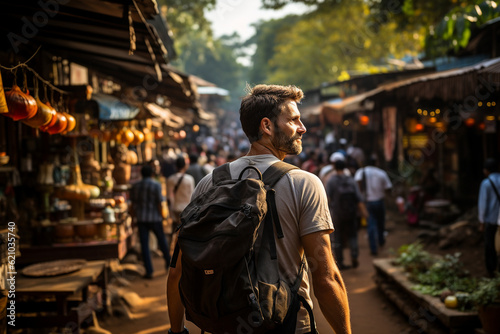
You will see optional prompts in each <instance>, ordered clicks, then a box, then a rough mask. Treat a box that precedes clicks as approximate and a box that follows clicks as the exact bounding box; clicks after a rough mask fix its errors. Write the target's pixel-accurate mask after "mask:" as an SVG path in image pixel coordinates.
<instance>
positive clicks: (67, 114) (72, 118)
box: [62, 112, 76, 135]
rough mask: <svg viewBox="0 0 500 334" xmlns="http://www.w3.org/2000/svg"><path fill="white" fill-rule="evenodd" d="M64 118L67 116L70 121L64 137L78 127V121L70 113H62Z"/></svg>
mask: <svg viewBox="0 0 500 334" xmlns="http://www.w3.org/2000/svg"><path fill="white" fill-rule="evenodd" d="M62 114H63V115H64V116H66V119H67V120H68V124H67V125H66V129H64V131H63V133H62V134H63V135H65V134H67V133H68V132H71V131H73V129H74V128H75V126H76V119H75V117H73V115H71V114H70V113H67V112H62Z"/></svg>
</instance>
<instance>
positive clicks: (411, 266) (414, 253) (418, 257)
mask: <svg viewBox="0 0 500 334" xmlns="http://www.w3.org/2000/svg"><path fill="white" fill-rule="evenodd" d="M394 263H395V264H396V265H398V266H402V267H403V268H404V270H405V271H406V272H408V273H409V274H410V276H414V275H417V274H418V273H420V272H424V271H426V270H427V269H428V268H429V267H430V266H431V265H432V263H433V258H432V255H431V254H429V253H428V252H427V251H425V250H424V246H423V245H422V244H421V243H418V242H415V243H412V244H408V245H403V246H401V247H399V249H398V256H397V257H396V259H395V260H394Z"/></svg>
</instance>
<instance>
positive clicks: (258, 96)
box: [240, 85, 304, 143]
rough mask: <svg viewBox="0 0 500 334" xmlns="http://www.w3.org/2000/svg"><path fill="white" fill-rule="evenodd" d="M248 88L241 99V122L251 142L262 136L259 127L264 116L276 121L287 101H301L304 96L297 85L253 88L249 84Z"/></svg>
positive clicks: (257, 86)
mask: <svg viewBox="0 0 500 334" xmlns="http://www.w3.org/2000/svg"><path fill="white" fill-rule="evenodd" d="M247 90H248V94H247V95H246V96H245V97H243V99H242V100H241V106H240V122H241V127H242V129H243V131H244V132H245V134H246V136H247V137H248V140H249V141H250V143H253V142H254V141H256V140H259V139H260V138H261V136H262V133H261V132H260V131H259V128H260V121H261V120H262V119H263V118H265V117H267V118H269V119H270V120H271V121H272V122H273V123H275V122H276V120H277V118H278V116H279V114H280V113H281V110H282V106H283V104H284V103H285V102H287V101H288V100H292V101H295V102H297V103H299V102H300V100H301V99H302V98H303V97H304V93H303V92H302V90H301V89H300V88H298V87H296V86H280V85H256V86H254V87H253V88H251V87H249V86H247Z"/></svg>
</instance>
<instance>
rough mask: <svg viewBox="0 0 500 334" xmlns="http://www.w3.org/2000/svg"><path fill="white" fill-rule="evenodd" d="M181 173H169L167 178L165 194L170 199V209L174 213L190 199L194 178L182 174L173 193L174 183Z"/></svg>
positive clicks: (178, 211)
mask: <svg viewBox="0 0 500 334" xmlns="http://www.w3.org/2000/svg"><path fill="white" fill-rule="evenodd" d="M181 176H182V173H175V174H173V175H170V176H169V177H168V179H167V194H168V197H169V198H170V200H171V209H172V211H174V213H180V212H181V211H182V210H184V208H185V207H186V206H187V205H188V204H189V202H190V201H191V195H192V194H193V191H194V178H193V177H192V176H191V175H189V174H184V177H183V178H182V181H181V183H180V184H179V187H178V188H177V191H176V192H175V194H174V193H173V191H174V188H175V185H176V184H177V182H178V181H179V179H180V178H181Z"/></svg>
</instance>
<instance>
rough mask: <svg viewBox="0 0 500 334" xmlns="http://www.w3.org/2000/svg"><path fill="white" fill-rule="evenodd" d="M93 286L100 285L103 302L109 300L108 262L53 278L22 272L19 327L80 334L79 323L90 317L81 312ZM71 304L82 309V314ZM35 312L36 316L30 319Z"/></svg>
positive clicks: (92, 263)
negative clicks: (67, 330)
mask: <svg viewBox="0 0 500 334" xmlns="http://www.w3.org/2000/svg"><path fill="white" fill-rule="evenodd" d="M90 285H98V286H100V287H101V288H102V293H103V296H102V300H103V301H106V298H107V296H106V286H107V265H106V262H105V261H89V262H87V263H86V265H85V266H84V267H83V268H81V269H80V270H78V271H76V272H73V273H70V274H66V275H61V276H54V277H39V278H29V277H26V276H23V275H22V274H20V273H19V274H18V276H16V298H15V300H16V303H15V304H16V313H17V319H16V328H23V327H30V328H41V327H44V328H47V327H60V328H70V329H71V331H72V333H79V332H80V330H79V328H80V324H81V323H82V321H83V320H85V318H87V317H88V314H86V315H84V314H82V312H80V311H81V309H82V307H81V306H82V305H84V304H86V303H87V302H88V289H89V286H90ZM54 299H55V302H54ZM72 305H76V306H78V307H80V311H79V310H78V309H75V308H72V307H71V306H72ZM33 313H36V314H37V315H36V316H31V315H32V314H33ZM87 313H88V312H87ZM28 314H29V315H28ZM90 314H91V312H90Z"/></svg>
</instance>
